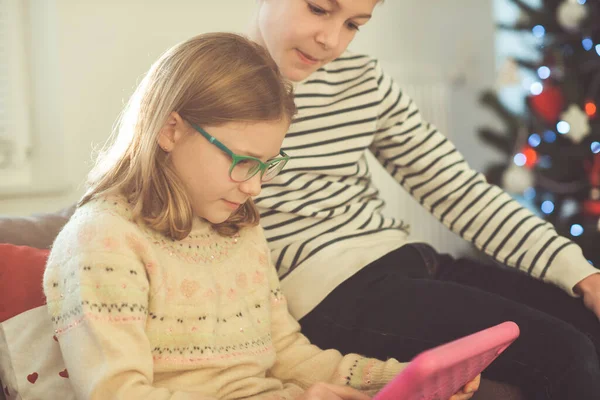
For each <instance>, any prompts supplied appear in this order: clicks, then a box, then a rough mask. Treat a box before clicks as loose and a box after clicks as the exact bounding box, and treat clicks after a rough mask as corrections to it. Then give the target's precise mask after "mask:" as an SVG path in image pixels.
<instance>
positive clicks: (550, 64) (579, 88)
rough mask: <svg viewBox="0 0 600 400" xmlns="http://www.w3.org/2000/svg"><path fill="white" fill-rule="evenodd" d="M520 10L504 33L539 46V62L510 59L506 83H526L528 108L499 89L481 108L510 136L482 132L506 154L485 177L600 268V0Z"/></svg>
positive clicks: (547, 0)
mask: <svg viewBox="0 0 600 400" xmlns="http://www.w3.org/2000/svg"><path fill="white" fill-rule="evenodd" d="M509 1H510V2H512V3H514V5H516V6H518V8H519V10H520V13H521V18H519V20H518V21H517V22H516V23H513V24H499V29H502V30H510V31H514V32H521V33H522V35H523V37H527V36H529V39H532V40H533V43H534V46H533V47H534V48H533V51H532V52H533V53H535V54H534V56H533V57H520V58H519V57H514V58H509V59H508V60H507V61H506V63H505V64H504V67H503V68H502V69H501V77H502V79H503V80H504V81H510V80H513V81H514V80H515V79H520V80H521V83H523V82H522V78H523V76H527V75H528V76H530V77H534V79H531V78H530V79H529V81H528V82H527V85H526V86H527V93H526V95H525V97H524V98H523V100H524V102H525V107H523V109H521V110H520V111H519V112H515V111H514V110H511V108H510V107H508V106H507V105H506V102H503V101H502V99H501V97H500V96H499V95H498V89H497V88H496V90H490V91H487V92H485V93H483V95H482V97H481V101H482V103H483V104H484V105H485V106H486V107H490V108H491V109H493V110H494V112H495V113H496V114H497V115H498V116H499V117H500V118H501V120H502V121H503V124H504V126H505V131H504V132H503V131H500V130H497V129H494V128H489V127H484V128H481V129H480V130H479V136H480V138H481V139H482V140H484V141H485V142H486V143H488V144H489V145H491V146H493V147H494V148H496V149H497V150H499V151H501V152H502V154H504V155H505V157H504V160H503V161H502V162H499V163H496V164H492V165H490V166H489V168H488V169H487V170H486V175H487V178H488V180H489V181H490V182H492V183H494V184H497V185H499V186H501V187H504V189H505V190H506V191H508V192H509V193H512V194H513V195H514V196H515V197H516V198H517V199H519V200H520V201H522V203H523V204H524V205H526V206H528V207H529V208H530V209H532V210H533V211H534V212H536V213H537V214H538V215H539V216H541V217H543V218H544V219H546V220H548V221H550V222H551V223H553V224H554V226H555V227H556V229H557V231H558V232H559V233H560V234H562V235H564V236H566V237H569V238H571V239H572V240H573V241H575V242H576V243H578V244H579V245H580V246H581V247H582V248H583V252H584V255H585V256H586V257H587V259H588V260H589V261H590V262H591V263H592V264H594V265H595V266H597V267H600V110H598V106H600V0H541V1H540V3H541V4H539V6H532V5H530V4H528V3H526V2H524V1H523V0H509Z"/></svg>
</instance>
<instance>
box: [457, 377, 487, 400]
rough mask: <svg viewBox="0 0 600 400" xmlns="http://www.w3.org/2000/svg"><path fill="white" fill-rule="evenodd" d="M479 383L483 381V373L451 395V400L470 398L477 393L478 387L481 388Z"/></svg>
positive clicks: (466, 399)
mask: <svg viewBox="0 0 600 400" xmlns="http://www.w3.org/2000/svg"><path fill="white" fill-rule="evenodd" d="M479 383H481V375H477V376H476V377H475V379H473V380H472V381H471V382H468V383H467V384H466V385H465V386H463V388H462V389H461V390H460V391H459V392H457V393H456V394H454V395H453V396H452V397H450V400H468V399H470V398H471V397H473V396H474V395H475V392H476V391H477V389H479Z"/></svg>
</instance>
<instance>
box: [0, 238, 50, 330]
mask: <svg viewBox="0 0 600 400" xmlns="http://www.w3.org/2000/svg"><path fill="white" fill-rule="evenodd" d="M49 252H50V251H49V250H46V249H35V248H33V247H28V246H15V245H12V244H0V323H2V322H4V321H6V320H8V319H9V318H12V317H14V316H16V315H19V314H21V313H23V312H25V311H28V310H31V309H33V308H36V307H40V306H43V305H44V304H46V297H45V296H44V291H43V288H42V280H43V276H44V269H45V267H46V260H47V259H48V254H49Z"/></svg>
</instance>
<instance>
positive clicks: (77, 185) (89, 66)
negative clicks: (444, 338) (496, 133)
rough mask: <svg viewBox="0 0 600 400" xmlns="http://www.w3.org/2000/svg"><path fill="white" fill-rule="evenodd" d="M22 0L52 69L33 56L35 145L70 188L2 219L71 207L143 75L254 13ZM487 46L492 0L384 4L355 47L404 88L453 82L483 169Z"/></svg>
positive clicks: (456, 105) (209, 0) (191, 2)
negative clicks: (182, 44)
mask: <svg viewBox="0 0 600 400" xmlns="http://www.w3.org/2000/svg"><path fill="white" fill-rule="evenodd" d="M26 1H28V4H29V12H30V14H31V16H32V19H33V20H34V21H37V22H36V23H35V24H34V25H33V26H32V28H31V29H32V31H33V33H34V34H33V36H32V49H33V50H36V49H37V51H38V53H40V52H41V51H43V52H44V54H47V55H48V58H49V59H50V61H49V64H44V59H43V58H42V57H37V58H35V59H34V61H36V65H34V68H33V71H34V78H36V79H37V81H38V82H40V85H41V84H42V83H45V86H44V90H41V89H40V90H39V93H38V95H37V99H36V102H35V107H36V110H35V115H36V121H34V126H35V130H36V134H37V135H38V138H39V137H44V138H45V140H46V141H48V140H51V141H52V143H58V145H54V147H53V145H52V144H48V146H47V148H49V149H52V148H54V149H56V148H57V147H58V148H59V149H62V152H61V151H57V152H56V157H54V158H55V159H56V164H52V165H48V168H49V169H54V170H56V171H60V173H56V174H55V179H57V178H56V175H58V176H60V177H64V178H65V179H63V181H65V182H67V183H69V185H70V186H69V187H68V188H67V189H66V190H63V191H62V192H61V193H58V194H54V195H48V194H46V195H38V196H33V197H29V198H10V199H0V214H12V215H23V214H30V213H33V212H44V211H54V210H56V209H58V208H61V207H63V206H66V205H68V204H70V203H71V202H73V201H75V200H76V199H77V198H78V197H79V196H80V194H81V183H82V181H83V179H84V178H85V175H86V173H87V171H88V170H89V168H90V166H91V158H90V153H91V150H92V146H93V145H98V144H100V143H102V142H103V141H104V140H105V139H106V138H107V136H108V134H109V132H110V130H111V127H112V124H113V122H114V121H115V119H116V117H117V115H118V113H119V111H120V109H121V107H122V105H123V104H124V102H125V101H126V100H127V98H128V96H129V95H130V93H131V92H132V91H133V89H134V87H135V85H136V83H137V82H138V79H139V77H140V76H141V75H142V74H143V73H144V72H145V71H146V70H147V68H148V67H149V66H150V64H151V63H152V62H153V61H154V60H155V59H156V58H157V57H158V56H159V55H160V53H161V52H162V51H164V50H165V49H166V48H168V47H169V46H171V45H173V44H174V43H176V42H178V41H181V40H184V39H186V38H188V37H190V36H192V35H195V34H198V33H201V32H207V31H215V30H224V31H234V32H244V31H245V30H246V27H247V24H248V21H249V19H250V17H251V13H252V10H253V7H254V1H253V0H218V1H215V0H169V1H168V2H167V1H163V0H153V1H149V0H103V1H93V0H44V1H43V2H42V1H41V0H26ZM40 4H43V5H44V6H43V7H41V6H40ZM44 21H45V22H44ZM42 22H44V23H42ZM49 38H50V39H51V40H50V39H49ZM493 44H494V26H493V17H492V0H436V1H435V2H426V1H422V0H388V1H386V2H385V3H384V4H383V5H382V6H378V8H377V9H376V11H375V15H374V18H373V20H372V22H371V23H370V24H368V25H367V26H366V27H364V28H362V29H361V32H360V33H359V34H358V37H357V39H355V42H354V43H353V44H352V46H351V49H352V50H354V51H358V52H368V53H370V54H372V55H375V56H377V57H379V58H380V59H381V60H382V63H383V65H384V66H385V67H386V68H387V69H388V70H389V72H390V73H392V74H393V75H394V76H395V77H396V78H397V79H398V80H399V81H400V82H403V81H405V82H406V81H414V80H421V81H425V80H429V79H437V80H442V81H448V82H452V83H453V86H452V99H453V102H452V107H451V109H450V112H451V115H452V120H451V125H450V132H446V133H447V135H448V136H449V137H451V139H452V140H453V141H454V142H455V144H456V145H457V147H458V148H459V149H460V150H461V151H462V152H463V153H464V154H465V155H466V158H467V159H468V160H469V161H470V162H471V164H472V165H473V166H474V167H476V168H478V169H481V168H483V166H484V165H485V163H486V158H487V157H488V156H489V151H490V150H489V149H487V148H485V147H484V146H483V145H482V144H481V143H479V141H478V140H477V139H476V137H475V127H476V126H478V125H480V124H481V123H482V122H485V121H486V120H489V119H490V115H488V114H487V113H486V112H483V111H481V110H479V106H478V105H477V104H476V99H477V95H478V93H479V92H480V91H481V90H482V89H484V88H488V87H490V86H492V84H493V80H494V73H495V72H494V71H495V66H494V50H493ZM48 110H51V111H52V112H49V111H48ZM433 122H435V121H433ZM57 131H58V132H57ZM46 133H51V134H50V135H47V134H46ZM57 133H60V135H58V136H56V135H57ZM48 136H49V137H48ZM61 163H64V165H65V167H64V168H61V166H60V164H61ZM377 174H378V176H377V177H376V181H377V182H378V183H379V184H380V185H383V186H385V187H384V193H386V195H387V196H388V198H389V205H388V211H389V212H390V213H392V214H396V215H402V210H401V207H402V204H403V202H405V201H406V200H405V197H403V196H404V195H403V193H402V192H401V191H400V189H398V188H396V186H395V185H394V184H393V182H392V181H390V180H388V179H387V177H384V176H382V175H381V174H380V171H378V172H377ZM61 187H62V186H61ZM404 217H406V216H404ZM419 218H420V217H419Z"/></svg>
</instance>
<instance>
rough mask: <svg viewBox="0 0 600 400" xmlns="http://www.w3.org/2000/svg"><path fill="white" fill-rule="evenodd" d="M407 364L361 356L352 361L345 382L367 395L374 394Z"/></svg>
mask: <svg viewBox="0 0 600 400" xmlns="http://www.w3.org/2000/svg"><path fill="white" fill-rule="evenodd" d="M406 366H407V363H400V362H398V361H397V360H395V359H393V358H390V359H389V360H387V361H380V360H376V359H374V358H361V359H358V360H356V361H355V362H354V365H353V366H352V368H351V369H350V374H349V376H348V377H347V378H346V384H348V385H349V386H352V387H353V388H355V389H358V390H360V391H362V392H364V393H367V394H368V395H369V396H371V397H372V396H374V395H375V394H377V392H379V391H380V390H381V389H383V387H384V386H385V385H387V384H388V382H390V381H391V380H392V379H394V378H395V377H396V375H398V374H399V373H400V371H402V370H403V369H404V368H405V367H406Z"/></svg>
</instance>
